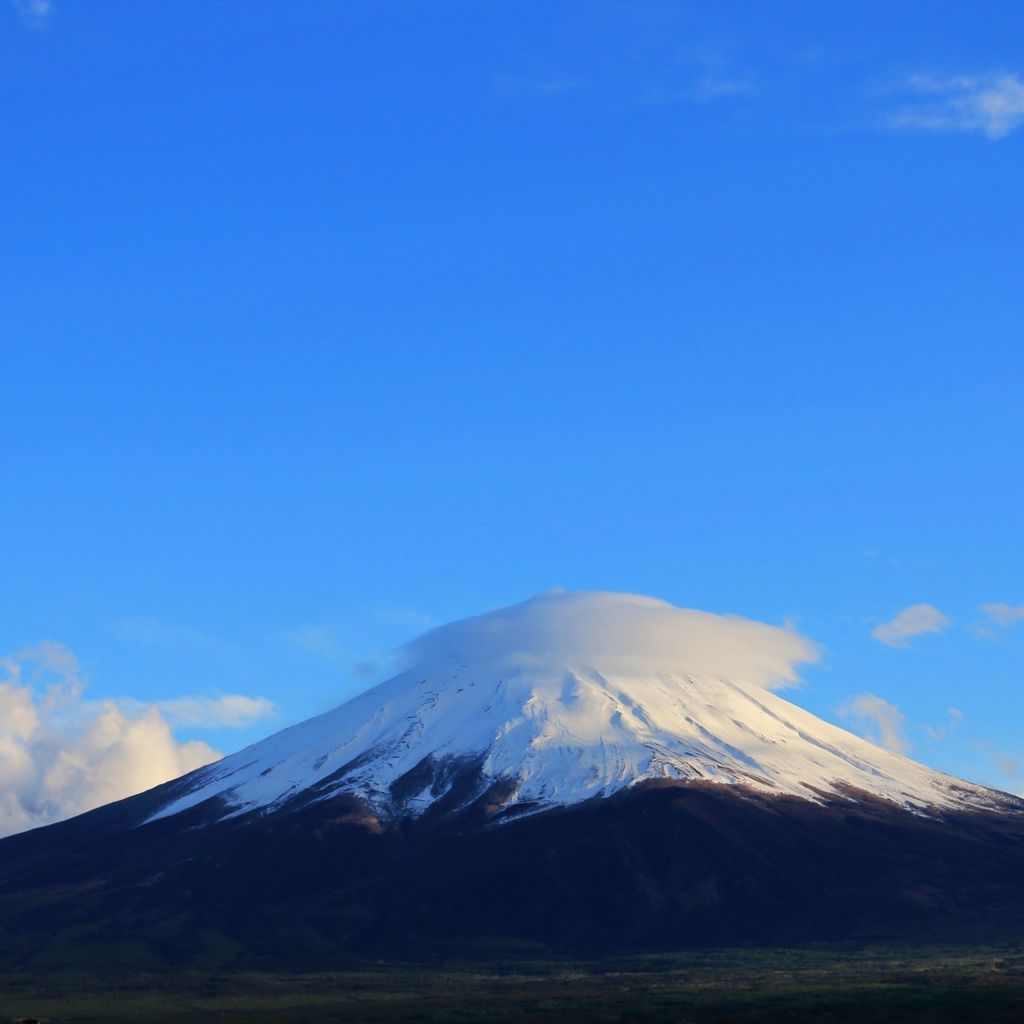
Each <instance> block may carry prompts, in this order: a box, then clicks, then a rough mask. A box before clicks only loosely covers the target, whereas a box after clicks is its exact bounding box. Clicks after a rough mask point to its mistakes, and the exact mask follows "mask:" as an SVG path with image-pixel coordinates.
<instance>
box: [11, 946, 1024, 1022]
mask: <svg viewBox="0 0 1024 1024" xmlns="http://www.w3.org/2000/svg"><path fill="white" fill-rule="evenodd" d="M24 1018H35V1019H43V1020H49V1021H59V1020H68V1021H76V1022H80V1024H86V1022H92V1024H128V1022H141V1021H145V1022H147V1024H184V1022H185V1021H188V1022H197V1024H204V1022H207V1021H209V1022H211V1024H212V1022H215V1021H216V1022H218V1024H226V1022H235V1024H243V1022H244V1024H271V1022H277V1024H300V1022H303V1024H305V1022H309V1024H328V1022H339V1024H340V1022H357V1021H358V1022H365V1024H378V1022H379V1024H398V1022H424V1024H432V1022H437V1024H440V1022H445V1024H459V1022H466V1024H473V1022H483V1021H487V1022H499V1024H506V1022H507V1024H511V1022H517V1024H518V1022H530V1024H555V1022H558V1024H584V1022H585V1024H654V1022H658V1024H661V1022H665V1024H762V1022H769V1021H770V1022H782V1021H786V1022H794V1024H801V1022H812V1021H813V1022H815V1024H865V1022H874V1021H879V1022H892V1024H910V1022H914V1024H918V1022H920V1024H924V1022H928V1024H947V1022H949V1024H952V1022H973V1021H977V1022H979V1024H980V1022H984V1024H1011V1022H1012V1024H1019V1022H1020V1021H1024V946H1015V947H1009V946H1007V947H1002V948H995V947H993V948H985V949H916V950H909V949H900V950H894V949H877V948H876V949H860V950H850V951H836V950H829V949H799V950H736V949H731V950H713V951H703V952H687V953H680V954H660V955H650V956H634V957H619V958H614V959H605V960H601V961H593V962H585V961H576V960H559V959H549V960H523V959H516V960H511V959H509V960H506V959H504V958H502V959H501V960H498V961H495V962H491V963H478V962H474V963H468V962H448V963H444V964H436V965H431V966H423V965H411V964H373V965H367V966H365V967H362V968H360V969H346V970H344V971H336V972H317V973H282V972H265V971H225V972H221V973H216V974H209V973H202V972H189V971H181V972H178V971H174V972H135V971H129V970H120V971H118V970H116V969H114V968H108V969H107V970H106V971H103V972H101V973H93V972H90V973H84V972H81V971H77V972H70V971H52V972H39V971H35V972H33V973H31V974H29V973H27V972H26V973H22V972H9V973H7V974H4V975H2V976H0V1021H7V1020H20V1019H24Z"/></svg>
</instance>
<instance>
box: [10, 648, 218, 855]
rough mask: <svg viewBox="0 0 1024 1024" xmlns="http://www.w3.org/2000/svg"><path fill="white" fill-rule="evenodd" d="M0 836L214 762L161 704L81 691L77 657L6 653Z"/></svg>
mask: <svg viewBox="0 0 1024 1024" xmlns="http://www.w3.org/2000/svg"><path fill="white" fill-rule="evenodd" d="M0 672H2V673H3V674H2V675H0V835H9V834H11V833H13V832H20V831H22V830H24V829H28V828H34V827H36V826H37V825H46V824H49V823H50V822H52V821H58V820H60V819H61V818H67V817H70V816H71V815H73V814H79V813H81V812H82V811H87V810H90V809H91V808H93V807H98V806H100V805H101V804H105V803H109V802H110V801H112V800H119V799H121V798H122V797H126V796H131V795H132V794H133V793H138V792H141V791H142V790H145V789H150V788H151V787H153V786H156V785H159V784H160V783H161V782H166V781H167V780H169V779H173V778H176V777H178V776H180V775H184V774H185V773H186V772H189V771H192V770H193V769H194V768H199V767H201V766H202V765H204V764H209V763H210V762H211V761H215V760H216V759H217V758H218V757H219V756H220V755H219V754H218V753H217V751H215V750H213V749H212V748H211V747H209V746H208V745H207V744H205V743H202V742H200V741H197V740H190V741H187V742H181V741H179V740H178V739H176V738H175V736H174V735H173V733H172V732H171V724H170V722H169V721H168V718H167V716H166V715H165V714H164V712H163V711H162V710H161V708H160V707H159V706H158V705H155V704H143V703H141V702H138V703H136V702H119V701H113V700H103V701H90V700H84V699H83V697H82V694H83V691H84V689H85V682H84V679H83V676H82V672H81V669H80V667H79V664H78V659H77V658H76V657H75V655H74V654H73V653H72V652H71V651H70V650H68V648H66V647H64V646H63V645H61V644H58V643H54V642H53V641H47V642H44V643H42V644H39V645H37V646H35V647H30V648H26V649H25V650H22V651H19V652H18V653H16V654H13V655H11V656H9V657H6V658H2V659H0Z"/></svg>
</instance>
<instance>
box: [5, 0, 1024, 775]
mask: <svg viewBox="0 0 1024 1024" xmlns="http://www.w3.org/2000/svg"><path fill="white" fill-rule="evenodd" d="M0 96H2V102H0V125H2V131H0V160H2V169H3V177H2V189H0V210H2V216H0V332H2V333H0V346H2V362H0V381H2V384H3V416H2V419H0V444H2V449H0V451H2V460H3V461H2V468H3V478H4V481H5V483H6V493H5V495H4V498H3V500H2V501H0V531H2V533H0V536H2V538H3V553H4V558H3V573H2V575H0V587H2V607H3V616H2V618H0V654H2V653H5V652H6V653H9V654H16V653H17V652H19V651H22V650H23V649H25V648H30V647H32V646H33V645H35V644H38V643H39V642H40V641H42V640H44V639H49V640H52V641H56V642H58V643H60V644H63V645H66V646H67V647H68V648H70V649H71V650H72V651H74V652H75V654H77V656H78V659H79V660H80V662H81V665H82V669H83V672H84V674H85V676H86V677H87V682H88V690H87V696H88V697H89V698H94V699H98V698H104V697H112V698H119V699H124V698H132V699H133V700H135V701H141V702H157V701H169V700H172V699H176V698H180V697H181V696H183V695H206V696H218V695H223V694H245V695H260V696H263V697H266V698H268V699H269V700H271V701H273V702H274V703H275V704H276V706H277V708H278V711H277V717H276V718H274V719H268V718H261V719H259V720H254V721H251V722H250V724H249V725H248V726H247V727H246V728H241V729H226V728H207V729H205V730H203V729H198V728H197V727H196V726H195V725H194V724H192V725H190V724H188V723H187V722H186V723H185V724H182V725H179V726H178V728H177V734H178V736H179V737H180V738H182V739H187V738H192V737H195V738H202V739H204V740H206V741H207V742H209V743H211V744H213V745H214V746H215V747H217V749H219V750H223V751H228V750H231V749H235V748H237V747H238V746H240V745H242V744H243V743H245V742H248V741H250V740H252V739H254V738H256V737H258V736H260V735H263V734H265V733H266V732H268V731H269V730H270V729H272V728H274V727H275V726H277V725H283V724H287V723H289V722H292V721H295V720H298V719H301V718H304V717H306V716H308V715H310V714H312V713H314V712H317V711H320V710H324V709H326V708H327V707H330V706H332V705H334V704H336V703H338V702H339V701H341V700H342V699H344V698H346V697H347V696H349V695H351V694H352V693H354V692H355V691H357V690H358V689H361V688H363V687H364V686H365V685H367V682H368V681H370V680H372V679H373V678H375V675H374V673H375V672H378V673H379V671H381V664H382V662H381V658H382V655H383V654H384V652H386V651H387V650H388V649H389V648H390V647H391V646H392V645H394V644H395V643H398V642H401V641H403V640H405V639H407V638H409V637H410V636H412V635H414V634H416V633H418V632H420V631H421V630H422V629H423V628H425V627H426V626H429V625H431V624H439V623H442V622H445V621H447V620H449V619H452V618H455V617H459V616H463V615H466V614H471V613H475V612H478V611H482V610H484V609H486V608H489V607H493V606H496V605H500V604H506V603H509V602H512V601H516V600H520V599H522V598H524V597H527V596H529V595H530V594H533V593H536V592H538V591H541V590H545V589H547V588H550V587H553V586H562V587H566V588H570V589H591V588H595V589H610V590H626V591H634V592H639V593H644V594H651V595H654V596H657V597H661V598H664V599H666V600H669V601H671V602H673V603H675V604H679V605H684V606H689V607H695V608H701V609H707V610H711V611H721V612H735V613H738V614H741V615H746V616H751V617H754V618H759V619H763V620H766V621H770V622H775V623H779V622H783V621H792V622H793V623H794V624H795V626H796V628H798V629H799V630H800V631H801V632H802V633H804V634H805V635H807V636H809V637H811V638H813V639H814V640H815V641H817V642H818V643H820V644H821V645H822V646H823V648H824V650H825V655H824V658H823V660H822V662H821V663H820V664H819V665H817V666H813V667H811V668H809V669H808V670H807V671H806V673H805V684H804V687H803V689H802V690H800V691H798V692H796V693H793V694H789V696H792V697H793V698H794V699H795V700H797V701H798V702H799V703H801V704H802V705H804V706H805V707H807V708H809V709H810V710H811V711H813V712H815V713H817V714H820V715H823V716H824V717H826V718H829V719H831V720H833V721H840V722H842V723H843V724H846V725H848V726H850V725H852V726H853V727H855V728H860V729H863V728H867V727H869V726H870V721H869V720H860V721H859V720H856V719H850V718H845V719H844V718H842V717H840V713H839V709H840V708H841V707H842V706H843V705H844V704H849V702H850V700H851V698H853V697H855V696H856V695H859V694H864V693H871V694H875V695H877V696H879V697H881V698H883V699H884V700H885V701H887V702H890V703H891V704H893V705H895V706H896V707H898V709H900V712H901V713H902V714H904V715H905V719H904V721H903V722H902V723H899V722H897V725H898V727H899V728H901V729H902V730H903V732H904V734H905V737H906V742H907V743H908V744H909V749H910V752H911V754H912V755H913V756H915V757H917V758H919V759H921V760H924V761H926V762H928V763H931V764H934V765H936V766H938V767H941V768H944V769H947V770H950V771H953V772H956V773H959V774H963V775H965V776H967V777H969V778H971V779H976V780H980V781H984V782H988V783H990V784H994V785H997V786H1000V787H1001V788H1009V789H1013V790H1015V791H1016V790H1021V789H1022V788H1024V764H1020V765H1019V764H1018V763H1017V762H1024V731H1022V714H1021V712H1022V709H1024V696H1022V686H1024V662H1022V650H1024V643H1022V642H1024V621H1019V622H1017V621H1016V620H1014V619H1013V618H1012V616H1010V614H1009V613H1008V612H1007V613H1004V614H1003V615H1002V619H1003V620H1004V623H1003V624H1002V625H1001V624H1000V623H999V622H997V621H996V619H995V618H993V616H992V615H990V614H987V613H985V612H984V611H982V610H981V606H982V605H984V604H987V603H1004V604H1006V605H1009V606H1013V607H1016V606H1019V605H1021V604H1022V603H1024V564H1022V563H1024V558H1022V550H1024V525H1022V524H1024V512H1022V499H1024V485H1022V482H1021V481H1022V476H1021V469H1022V461H1024V460H1022V450H1024V448H1022V438H1024V405H1022V400H1021V396H1022V393H1024V334H1022V323H1024V287H1022V278H1024V246H1022V238H1024V235H1022V227H1024V220H1022V215H1024V189H1022V181H1024V9H1021V8H1020V7H1019V5H1016V4H1011V3H1006V2H1005V0H1004V2H999V3H991V2H976V3H972V4H964V3H956V4H951V3H940V2H935V0H928V2H908V3H900V4H883V3H867V4H865V3H853V2H848V3H847V2H842V3H830V4H821V3H817V2H810V0H808V2H787V0H782V2H779V3H774V4H766V3H755V2H721V3H715V4H705V3H661V2H644V0H629V2H628V3H626V2H623V3H611V2H601V0H588V2H559V3H551V2H547V0H546V2H544V3H540V2H517V3H505V4H502V3H488V4H454V3H442V2H439V3H422V2H418V0H417V2H411V0H410V2H404V3H397V2H394V3H393V2H382V0H374V2H344V3H334V2H326V0H324V2H314V0H310V2H306V3H302V4H293V3H289V4H285V3H264V4H250V3H242V2H205V0H204V2H201V3H200V2H187V0H186V2H175V3H168V4H140V3H138V2H137V0H121V2H110V0H92V2H90V3H88V4H80V3H72V2H70V0H50V2H46V0H21V2H17V3H14V2H11V0H0ZM1018 128H1019V129H1020V130H1017V129H1018ZM918 603H926V604H929V605H931V606H933V607H934V608H935V609H938V610H939V611H940V612H941V613H942V614H943V615H944V616H946V617H947V618H948V619H949V620H950V621H949V623H948V625H947V627H946V628H944V629H943V630H942V631H941V632H935V633H930V634H924V635H920V636H916V637H912V638H910V639H909V641H908V643H907V645H906V646H904V647H894V646H889V645H887V644H884V643H881V642H879V641H878V640H877V639H874V638H873V637H872V635H871V633H872V630H873V629H874V628H875V627H877V626H878V625H880V624H881V623H884V622H886V621H888V620H890V619H892V618H893V617H894V616H895V615H896V614H897V613H899V612H900V611H901V610H903V609H904V608H906V607H908V606H910V605H914V604H918ZM951 707H952V708H956V709H958V711H959V712H960V716H959V717H957V716H955V715H954V716H951V715H950V714H949V711H948V709H949V708H951ZM926 727H928V728H930V729H931V730H933V731H934V735H930V734H929V731H928V728H926Z"/></svg>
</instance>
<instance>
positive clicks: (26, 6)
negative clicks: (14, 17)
mask: <svg viewBox="0 0 1024 1024" xmlns="http://www.w3.org/2000/svg"><path fill="white" fill-rule="evenodd" d="M14 9H15V10H16V11H17V12H18V14H20V15H21V17H22V19H23V20H24V21H25V22H27V23H28V24H29V25H34V26H37V27H38V26H41V25H43V24H44V23H45V22H46V20H47V18H49V16H50V14H51V13H52V11H53V4H52V3H51V0H14Z"/></svg>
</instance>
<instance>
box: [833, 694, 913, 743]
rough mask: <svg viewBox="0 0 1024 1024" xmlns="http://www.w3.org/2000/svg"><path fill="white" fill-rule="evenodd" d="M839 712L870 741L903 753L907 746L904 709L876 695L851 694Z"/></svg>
mask: <svg viewBox="0 0 1024 1024" xmlns="http://www.w3.org/2000/svg"><path fill="white" fill-rule="evenodd" d="M839 715H840V716H841V717H842V718H846V719H850V720H851V721H852V723H853V724H854V725H859V726H860V727H861V729H862V730H863V733H864V735H866V736H867V738H868V739H869V740H871V741H872V742H873V743H877V744H879V745H880V746H883V747H887V748H888V749H889V750H895V751H896V753H897V754H905V753H906V752H907V751H908V750H909V748H910V744H909V742H908V740H907V734H906V730H905V729H904V725H903V722H904V719H905V716H904V714H903V712H902V711H900V709H899V708H898V707H896V705H895V704H891V703H889V701H887V700H885V698H883V697H879V696H878V695H877V694H874V693H861V694H858V695H857V696H856V697H851V698H850V699H849V700H848V701H847V702H846V703H845V704H844V705H843V706H842V707H841V708H839Z"/></svg>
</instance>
